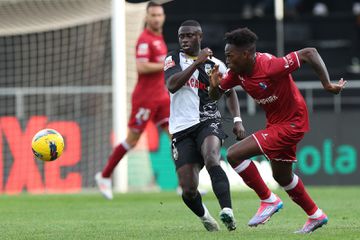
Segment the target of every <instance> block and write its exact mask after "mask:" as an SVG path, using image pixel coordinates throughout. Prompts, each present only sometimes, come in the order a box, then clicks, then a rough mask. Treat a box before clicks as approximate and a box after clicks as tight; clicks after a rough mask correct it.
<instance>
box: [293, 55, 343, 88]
mask: <svg viewBox="0 0 360 240" xmlns="http://www.w3.org/2000/svg"><path fill="white" fill-rule="evenodd" d="M297 53H298V57H299V60H300V61H301V62H305V63H308V64H310V66H311V67H312V69H314V71H315V73H316V75H317V76H318V77H319V79H320V81H321V84H322V85H323V87H324V89H325V90H326V91H328V92H331V93H334V94H338V93H340V92H341V90H342V89H343V88H344V87H345V85H346V83H347V82H346V81H344V80H343V79H342V78H341V79H340V81H339V82H338V83H331V81H330V77H329V73H328V70H327V68H326V65H325V63H324V61H323V60H322V58H321V56H320V54H319V53H318V51H317V50H316V49H315V48H304V49H301V50H299V51H298V52H297Z"/></svg>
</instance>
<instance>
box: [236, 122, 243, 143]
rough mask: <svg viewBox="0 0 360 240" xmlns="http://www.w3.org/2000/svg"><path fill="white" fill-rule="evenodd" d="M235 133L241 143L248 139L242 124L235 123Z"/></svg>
mask: <svg viewBox="0 0 360 240" xmlns="http://www.w3.org/2000/svg"><path fill="white" fill-rule="evenodd" d="M233 133H234V134H235V136H236V140H238V141H240V140H242V139H244V138H245V137H246V131H245V128H244V126H243V124H242V122H236V123H234V127H233Z"/></svg>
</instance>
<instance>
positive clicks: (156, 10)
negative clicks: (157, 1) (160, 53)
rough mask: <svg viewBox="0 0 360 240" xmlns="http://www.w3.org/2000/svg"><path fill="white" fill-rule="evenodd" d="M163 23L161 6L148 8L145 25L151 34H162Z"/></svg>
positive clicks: (163, 17) (163, 16)
mask: <svg viewBox="0 0 360 240" xmlns="http://www.w3.org/2000/svg"><path fill="white" fill-rule="evenodd" d="M164 22H165V14H164V9H163V8H162V7H161V6H153V7H149V8H148V10H147V14H146V25H147V27H148V28H150V30H151V31H153V32H162V27H163V25H164Z"/></svg>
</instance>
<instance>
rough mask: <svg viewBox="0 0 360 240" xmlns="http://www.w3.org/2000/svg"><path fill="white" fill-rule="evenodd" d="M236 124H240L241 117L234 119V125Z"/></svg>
mask: <svg viewBox="0 0 360 240" xmlns="http://www.w3.org/2000/svg"><path fill="white" fill-rule="evenodd" d="M236 122H242V119H241V117H234V123H236Z"/></svg>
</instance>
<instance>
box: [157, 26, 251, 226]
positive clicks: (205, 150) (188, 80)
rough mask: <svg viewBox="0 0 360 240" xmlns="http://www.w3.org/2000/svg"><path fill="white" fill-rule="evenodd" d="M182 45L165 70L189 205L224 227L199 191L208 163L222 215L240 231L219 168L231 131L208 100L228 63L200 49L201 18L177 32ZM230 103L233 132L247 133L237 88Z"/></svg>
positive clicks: (181, 177)
mask: <svg viewBox="0 0 360 240" xmlns="http://www.w3.org/2000/svg"><path fill="white" fill-rule="evenodd" d="M178 37H179V44H180V46H181V49H180V50H178V51H174V52H171V53H169V54H168V56H167V57H166V59H165V64H164V71H165V79H166V84H167V87H168V89H169V92H170V99H171V104H170V119H169V131H170V133H171V134H173V138H172V151H173V158H174V161H175V165H176V171H177V174H178V178H179V183H180V186H181V188H182V189H183V194H182V198H183V201H184V203H185V204H186V205H187V206H188V207H189V208H190V209H191V210H192V211H193V212H194V213H195V214H196V215H197V216H198V217H199V218H200V220H201V221H202V223H203V224H204V226H205V228H206V229H207V230H208V231H217V230H218V229H219V226H218V224H217V222H216V221H215V219H214V218H213V217H212V216H211V215H210V213H209V212H208V210H207V209H206V207H205V205H204V204H203V203H202V199H201V195H200V193H199V192H198V190H197V187H198V183H199V171H200V170H201V168H202V167H203V166H204V165H205V166H206V169H207V171H208V172H209V175H210V178H211V182H212V187H213V190H214V193H215V195H216V197H217V198H218V201H219V204H220V206H221V209H222V210H221V211H220V219H221V220H222V221H223V223H224V224H225V226H226V227H227V228H228V230H229V231H231V230H235V229H236V224H235V219H234V214H233V211H232V206H231V197H230V187H229V181H228V179H227V176H226V174H225V172H224V171H223V169H222V168H221V166H220V148H221V144H222V142H223V140H224V139H225V138H226V134H225V133H224V132H223V130H222V128H221V115H220V112H219V111H218V108H217V103H216V101H213V100H211V99H210V98H209V95H208V87H209V85H210V82H209V75H210V74H211V70H212V68H213V67H214V66H215V64H216V65H219V66H220V69H221V71H223V72H224V73H225V71H226V67H225V65H224V63H222V62H221V61H220V60H218V59H216V58H215V57H213V56H212V55H213V54H212V51H211V49H209V48H205V49H202V50H201V40H202V30H201V26H200V24H199V23H198V22H196V21H193V20H187V21H185V22H183V23H182V24H181V26H180V28H179V30H178ZM226 95H227V103H228V107H229V110H230V112H231V114H232V116H233V117H234V122H235V123H234V129H233V131H234V133H235V135H236V136H237V138H239V139H242V138H244V137H245V129H244V127H243V125H242V122H241V118H240V110H239V103H238V98H237V95H236V92H235V91H234V90H231V91H229V92H227V94H226Z"/></svg>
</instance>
